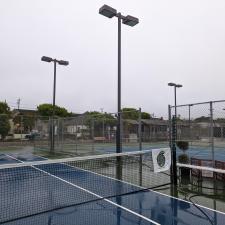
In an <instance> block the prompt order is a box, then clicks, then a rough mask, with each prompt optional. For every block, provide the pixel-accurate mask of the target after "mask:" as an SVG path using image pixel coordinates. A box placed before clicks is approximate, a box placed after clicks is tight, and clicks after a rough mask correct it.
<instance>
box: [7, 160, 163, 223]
mask: <svg viewBox="0 0 225 225" xmlns="http://www.w3.org/2000/svg"><path fill="white" fill-rule="evenodd" d="M11 158H14V157H13V156H11ZM14 159H15V160H17V161H19V162H21V163H24V162H23V161H21V160H19V159H16V158H14ZM31 167H32V168H34V169H36V170H39V171H40V172H42V173H45V174H47V175H49V176H51V177H54V178H56V179H58V180H60V181H62V182H64V183H67V184H69V185H71V186H73V187H76V188H78V189H80V190H82V191H85V192H87V193H89V194H91V195H94V196H96V197H98V198H100V199H101V200H104V201H106V202H108V203H110V204H112V205H115V206H116V207H118V208H121V209H123V210H125V211H127V212H129V213H131V214H133V215H135V216H138V217H139V218H142V219H144V220H146V221H148V222H151V223H153V224H155V225H161V224H160V223H157V222H155V221H153V220H151V219H149V218H147V217H145V216H143V215H141V214H139V213H136V212H134V211H132V210H130V209H128V208H125V207H123V206H122V205H119V204H116V203H115V202H112V201H110V200H108V199H105V198H104V197H102V196H100V195H97V194H95V193H93V192H91V191H89V190H87V189H84V188H82V187H80V186H77V185H75V184H73V183H71V182H69V181H66V180H64V179H62V178H60V177H57V176H55V175H53V174H50V173H48V172H46V171H44V170H42V169H39V168H37V167H35V166H31ZM73 168H74V167H73Z"/></svg>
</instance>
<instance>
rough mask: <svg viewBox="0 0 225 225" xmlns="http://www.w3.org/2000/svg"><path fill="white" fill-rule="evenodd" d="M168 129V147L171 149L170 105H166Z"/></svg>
mask: <svg viewBox="0 0 225 225" xmlns="http://www.w3.org/2000/svg"><path fill="white" fill-rule="evenodd" d="M168 128H169V132H168V136H169V137H168V138H169V146H170V148H171V147H172V143H171V106H170V105H168ZM171 153H172V152H171ZM171 159H172V157H171Z"/></svg>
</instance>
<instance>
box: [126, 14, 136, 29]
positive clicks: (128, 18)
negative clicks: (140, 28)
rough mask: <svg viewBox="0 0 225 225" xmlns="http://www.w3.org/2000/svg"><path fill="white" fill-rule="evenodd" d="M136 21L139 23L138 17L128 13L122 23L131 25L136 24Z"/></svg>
mask: <svg viewBox="0 0 225 225" xmlns="http://www.w3.org/2000/svg"><path fill="white" fill-rule="evenodd" d="M138 23H139V19H138V18H136V17H133V16H129V15H128V16H126V17H124V18H123V24H126V25H128V26H131V27H133V26H135V25H137V24H138Z"/></svg>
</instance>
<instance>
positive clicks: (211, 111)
mask: <svg viewBox="0 0 225 225" xmlns="http://www.w3.org/2000/svg"><path fill="white" fill-rule="evenodd" d="M213 133H214V132H213V102H210V140H211V149H212V163H213V167H215V157H214V134H213Z"/></svg>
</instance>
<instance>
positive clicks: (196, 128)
mask: <svg viewBox="0 0 225 225" xmlns="http://www.w3.org/2000/svg"><path fill="white" fill-rule="evenodd" d="M169 114H170V115H171V116H173V115H175V107H169ZM176 121H177V122H176V128H177V134H176V139H177V140H176V142H177V143H176V144H177V155H178V161H179V160H182V159H181V158H179V155H181V154H183V153H182V149H180V148H179V146H178V145H179V143H178V142H180V141H183V142H188V144H189V148H188V150H183V152H184V151H185V154H187V155H188V156H189V161H187V162H186V163H190V164H196V165H199V166H208V167H220V168H221V167H223V168H225V101H216V102H206V103H197V104H189V105H182V106H177V120H176Z"/></svg>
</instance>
